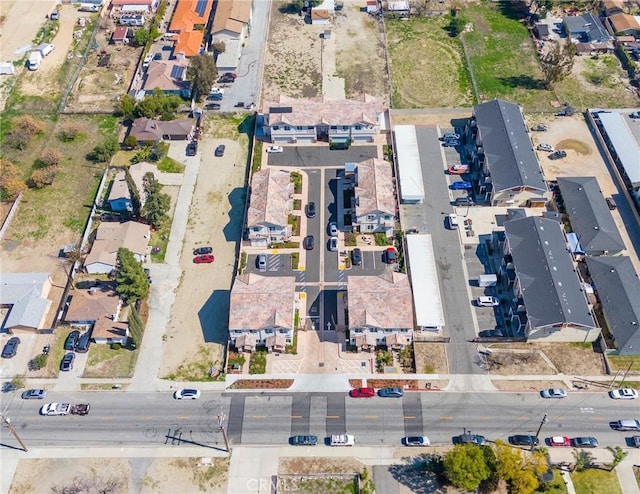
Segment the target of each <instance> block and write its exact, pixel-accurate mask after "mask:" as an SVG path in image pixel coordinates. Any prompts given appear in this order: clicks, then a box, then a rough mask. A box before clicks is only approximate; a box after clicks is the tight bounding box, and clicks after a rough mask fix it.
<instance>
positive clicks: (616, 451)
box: [607, 446, 628, 469]
mask: <svg viewBox="0 0 640 494" xmlns="http://www.w3.org/2000/svg"><path fill="white" fill-rule="evenodd" d="M607 449H608V450H609V451H611V453H612V454H613V462H612V463H611V468H612V469H614V468H616V467H617V466H618V465H620V463H622V460H624V459H625V458H626V456H627V454H628V452H627V451H625V450H624V449H622V448H621V447H620V446H616V447H615V448H612V447H611V446H607Z"/></svg>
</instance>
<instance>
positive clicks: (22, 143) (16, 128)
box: [7, 115, 47, 150]
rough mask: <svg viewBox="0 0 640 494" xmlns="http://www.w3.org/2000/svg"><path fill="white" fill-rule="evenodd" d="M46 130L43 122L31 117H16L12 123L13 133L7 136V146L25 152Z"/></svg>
mask: <svg viewBox="0 0 640 494" xmlns="http://www.w3.org/2000/svg"><path fill="white" fill-rule="evenodd" d="M46 128H47V126H46V124H45V123H44V122H43V121H42V120H37V119H35V118H33V117H32V116H31V115H20V116H18V117H15V118H14V119H13V120H12V121H11V132H9V134H7V144H9V145H10V146H11V147H14V148H16V149H20V150H23V149H25V148H26V147H27V146H28V145H29V142H31V139H32V138H33V137H34V136H36V135H39V134H42V133H44V131H45V130H46Z"/></svg>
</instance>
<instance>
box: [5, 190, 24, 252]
mask: <svg viewBox="0 0 640 494" xmlns="http://www.w3.org/2000/svg"><path fill="white" fill-rule="evenodd" d="M22 194H23V193H22V192H20V194H18V197H16V200H15V201H13V204H12V205H11V209H10V210H9V214H8V215H7V217H6V218H5V220H4V222H3V223H2V228H0V240H2V239H3V238H4V234H5V233H7V230H8V229H9V226H10V225H11V220H12V219H13V217H14V216H15V214H16V211H17V210H18V206H19V205H20V201H22Z"/></svg>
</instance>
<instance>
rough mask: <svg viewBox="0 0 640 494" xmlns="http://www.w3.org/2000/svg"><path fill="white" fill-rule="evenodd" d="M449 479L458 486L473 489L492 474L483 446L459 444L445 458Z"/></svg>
mask: <svg viewBox="0 0 640 494" xmlns="http://www.w3.org/2000/svg"><path fill="white" fill-rule="evenodd" d="M444 468H445V471H446V473H447V477H448V479H449V480H450V481H451V483H452V484H453V485H455V486H456V487H460V488H462V489H466V490H468V491H472V490H474V489H477V488H478V486H479V485H480V483H481V482H482V481H483V480H486V479H488V478H489V476H490V475H491V470H490V468H489V466H488V465H487V459H486V457H485V454H484V452H483V447H482V446H478V445H476V444H457V445H456V446H454V448H453V449H452V450H450V451H449V452H448V453H447V454H446V456H445V458H444Z"/></svg>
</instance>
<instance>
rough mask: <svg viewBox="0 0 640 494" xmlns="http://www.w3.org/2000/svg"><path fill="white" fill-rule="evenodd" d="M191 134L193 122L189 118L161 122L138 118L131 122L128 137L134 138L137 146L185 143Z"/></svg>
mask: <svg viewBox="0 0 640 494" xmlns="http://www.w3.org/2000/svg"><path fill="white" fill-rule="evenodd" d="M193 132H194V125H193V120H192V119H190V118H181V119H179V120H169V121H163V120H153V119H151V118H146V117H140V118H136V119H135V120H134V121H133V124H132V125H131V130H129V135H132V136H133V137H135V138H136V141H138V143H139V144H145V143H151V142H158V141H186V140H189V139H191V137H192V136H193Z"/></svg>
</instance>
